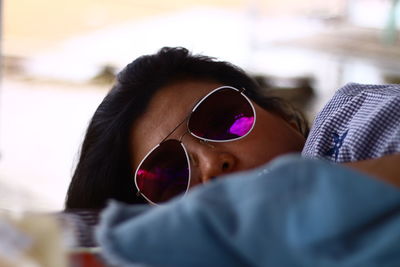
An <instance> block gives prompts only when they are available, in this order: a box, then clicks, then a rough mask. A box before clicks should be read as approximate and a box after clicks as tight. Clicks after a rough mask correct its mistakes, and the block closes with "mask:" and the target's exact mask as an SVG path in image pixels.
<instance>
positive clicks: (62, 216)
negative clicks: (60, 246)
mask: <svg viewBox="0 0 400 267" xmlns="http://www.w3.org/2000/svg"><path fill="white" fill-rule="evenodd" d="M99 214H100V210H68V211H64V212H61V213H57V214H55V215H56V218H58V219H59V220H60V223H61V225H62V226H64V228H65V229H68V228H69V229H70V230H71V232H68V231H66V233H65V234H66V235H71V236H67V240H68V239H71V240H70V242H71V244H68V245H70V246H72V247H96V246H97V243H96V241H95V239H94V231H95V228H96V227H97V224H98V222H99ZM67 242H68V241H67Z"/></svg>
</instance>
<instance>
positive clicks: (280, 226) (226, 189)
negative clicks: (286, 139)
mask: <svg viewBox="0 0 400 267" xmlns="http://www.w3.org/2000/svg"><path fill="white" fill-rule="evenodd" d="M226 178H227V179H219V180H217V181H215V182H212V183H210V184H208V185H205V186H201V187H198V188H197V189H194V190H193V191H191V192H190V194H188V196H187V197H186V198H184V199H180V200H173V201H171V202H170V203H168V204H166V205H163V206H161V207H147V206H128V205H124V204H120V203H116V202H113V203H111V204H110V206H109V207H108V208H107V209H106V210H105V211H104V213H103V215H102V219H101V223H100V226H99V228H98V231H97V237H98V241H99V243H100V244H101V246H102V247H103V250H104V256H105V257H106V258H108V259H111V260H112V262H113V263H117V264H118V265H129V264H131V263H142V264H145V265H146V266H272V267H283V266H290V267H293V266H362V267H368V266H379V267H382V266H393V267H394V266H396V267H398V266H400V191H399V189H398V188H395V187H392V186H391V185H388V184H385V183H382V182H380V181H377V180H375V179H374V178H370V177H367V176H365V175H362V174H359V173H356V172H354V171H351V170H349V169H347V168H344V167H341V166H337V165H335V164H332V163H327V162H323V161H318V160H311V159H301V158H299V157H294V156H290V157H284V158H280V159H278V160H276V161H274V162H272V163H271V164H269V165H265V166H263V167H261V168H259V169H256V170H253V171H249V172H243V173H236V174H234V175H231V177H226Z"/></svg>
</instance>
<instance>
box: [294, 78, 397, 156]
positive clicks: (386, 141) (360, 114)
mask: <svg viewBox="0 0 400 267" xmlns="http://www.w3.org/2000/svg"><path fill="white" fill-rule="evenodd" d="M396 152H400V85H393V84H392V85H363V84H356V83H349V84H347V85H346V86H344V87H343V88H341V89H339V90H338V91H337V92H336V94H335V95H334V96H333V98H332V99H331V100H330V101H329V102H328V103H327V104H326V105H325V107H324V108H323V109H322V111H321V112H320V113H319V114H318V115H317V117H316V119H315V121H314V124H313V126H312V127H311V131H310V135H309V137H308V138H307V141H306V144H305V147H304V149H303V152H302V155H303V156H305V157H312V158H324V159H328V160H332V161H336V162H349V161H357V160H363V159H368V158H376V157H380V156H383V155H387V154H393V153H396Z"/></svg>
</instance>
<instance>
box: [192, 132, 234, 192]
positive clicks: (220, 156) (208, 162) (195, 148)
mask: <svg viewBox="0 0 400 267" xmlns="http://www.w3.org/2000/svg"><path fill="white" fill-rule="evenodd" d="M185 143H186V144H185V147H186V149H187V150H188V154H189V158H190V161H191V162H190V164H191V166H192V167H191V168H192V178H191V179H192V181H191V185H195V184H200V183H206V182H209V181H210V180H213V179H215V178H216V177H218V176H221V175H224V174H228V173H230V172H233V170H234V169H235V168H236V165H237V158H236V157H235V156H234V155H233V154H232V153H230V152H227V151H221V150H220V149H218V147H216V146H215V145H214V144H211V143H209V142H204V141H202V140H201V139H197V138H196V137H194V136H192V138H190V141H188V138H186V142H185Z"/></svg>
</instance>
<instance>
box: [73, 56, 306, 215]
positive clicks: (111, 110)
mask: <svg viewBox="0 0 400 267" xmlns="http://www.w3.org/2000/svg"><path fill="white" fill-rule="evenodd" d="M222 86H228V87H232V88H234V89H238V90H240V92H238V94H239V93H240V94H244V95H246V96H247V97H248V98H249V99H250V100H249V101H250V103H251V104H250V105H252V106H253V107H254V110H255V114H256V115H255V116H256V122H254V125H252V126H254V128H253V127H252V129H251V131H249V133H246V135H247V134H248V135H247V136H245V137H244V138H241V139H240V140H236V141H232V142H204V141H205V140H201V139H198V138H196V137H194V136H193V135H191V134H185V133H186V132H185V131H186V127H185V125H186V123H183V124H182V125H180V126H179V127H178V128H177V129H176V130H175V131H174V132H173V133H172V135H171V136H168V138H166V137H167V135H168V134H170V133H171V131H172V130H173V129H174V128H175V127H176V126H177V125H179V123H180V122H182V120H184V118H185V117H186V116H187V115H188V114H189V113H190V111H191V109H192V108H193V107H194V105H195V104H196V103H197V102H198V101H199V100H200V99H201V98H202V97H204V96H206V95H207V94H208V93H210V92H211V91H212V90H214V89H216V88H219V87H222ZM234 89H231V90H234ZM225 102H226V101H224V100H223V98H222V100H221V102H220V103H219V104H223V103H225ZM225 104H226V103H225ZM215 106H218V105H217V104H216V105H215ZM223 108H224V107H223ZM185 122H186V121H185ZM307 133H308V127H307V123H306V121H305V119H304V117H303V116H302V115H301V114H300V113H299V112H298V111H296V110H294V109H293V108H292V107H291V106H290V105H289V104H287V103H286V102H284V101H282V100H281V99H278V98H276V97H266V96H265V94H264V93H263V92H261V90H260V88H259V87H258V86H257V84H256V83H255V81H254V80H253V79H251V78H250V77H249V76H248V75H246V74H245V72H244V71H242V70H241V69H239V68H237V67H236V66H233V65H231V64H230V63H227V62H221V61H216V60H215V59H213V58H210V57H206V56H194V55H191V54H190V53H189V52H188V51H187V50H186V49H184V48H163V49H161V50H160V51H159V52H158V53H157V54H155V55H148V56H143V57H140V58H138V59H136V60H135V61H133V62H132V63H131V64H129V65H128V66H127V67H126V68H125V69H124V70H122V71H121V73H120V74H119V75H118V77H117V81H116V83H115V85H114V87H113V88H112V89H111V91H110V92H109V93H108V95H107V96H106V97H105V98H104V100H103V102H102V103H101V104H100V106H99V107H98V109H97V111H96V112H95V114H94V116H93V118H92V120H91V122H90V124H89V127H88V129H87V133H86V136H85V139H84V142H83V145H82V148H81V152H80V158H79V162H78V164H77V167H76V170H75V173H74V175H73V178H72V181H71V184H70V187H69V190H68V195H67V200H66V208H67V209H74V208H102V207H103V206H104V205H105V203H106V201H107V199H110V198H113V199H117V200H120V201H123V202H126V203H144V202H146V201H145V198H144V197H143V194H142V195H140V194H137V189H136V188H135V179H134V175H135V170H136V168H137V167H138V165H139V163H140V161H141V159H142V158H143V157H145V156H146V154H147V153H148V151H150V150H151V149H152V147H154V146H155V145H157V144H158V143H160V142H161V141H162V140H163V139H166V140H167V139H175V140H179V141H181V142H182V143H183V144H184V146H185V149H186V150H187V155H188V157H190V172H191V175H190V184H187V186H190V187H191V186H194V185H196V184H200V183H204V182H206V181H208V180H210V179H213V178H214V177H216V176H220V175H221V174H225V173H229V172H236V171H240V170H246V169H250V168H253V167H256V166H258V165H261V164H263V163H265V162H268V161H270V160H271V159H273V158H274V157H276V156H279V155H282V154H285V153H292V152H300V151H301V150H302V147H303V145H304V142H305V138H306V136H307ZM183 135H184V136H183ZM198 141H202V142H198ZM228 141H229V140H228Z"/></svg>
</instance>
